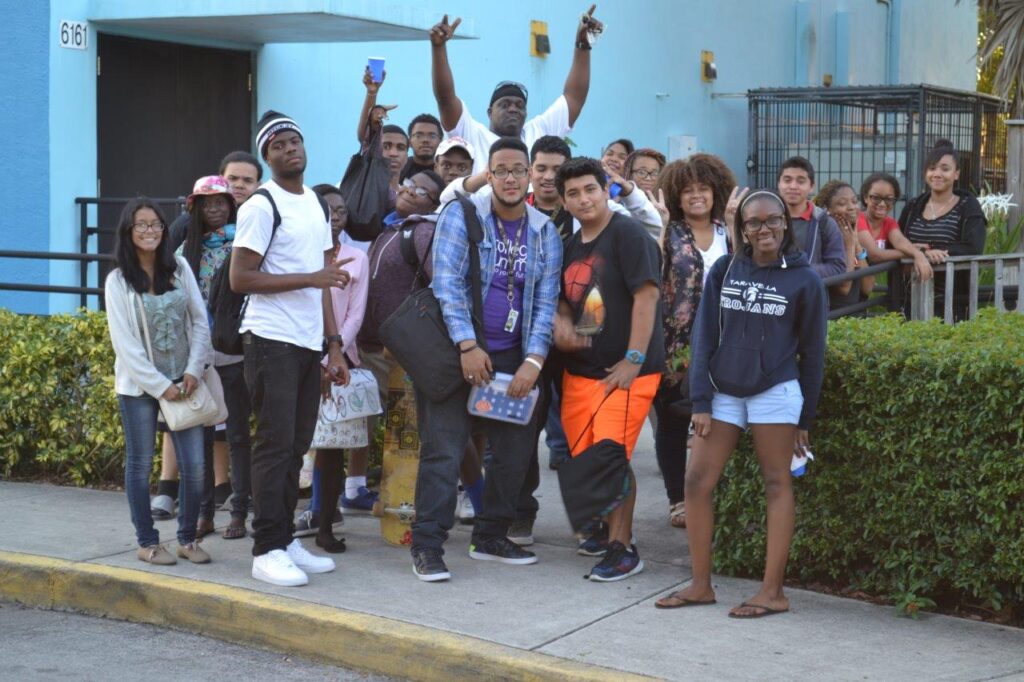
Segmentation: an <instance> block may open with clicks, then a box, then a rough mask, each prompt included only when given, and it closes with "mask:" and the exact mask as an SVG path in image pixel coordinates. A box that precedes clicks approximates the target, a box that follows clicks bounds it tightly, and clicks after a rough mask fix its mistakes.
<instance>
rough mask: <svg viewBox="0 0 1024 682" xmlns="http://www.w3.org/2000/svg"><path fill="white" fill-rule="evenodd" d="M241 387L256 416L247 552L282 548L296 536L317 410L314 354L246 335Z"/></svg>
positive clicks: (316, 356) (317, 379)
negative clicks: (305, 461) (303, 472)
mask: <svg viewBox="0 0 1024 682" xmlns="http://www.w3.org/2000/svg"><path fill="white" fill-rule="evenodd" d="M242 347H243V349H244V352H245V383H246V385H247V386H248V387H249V396H250V398H251V400H252V407H253V411H254V413H255V414H256V438H255V439H254V440H253V447H252V469H251V475H252V495H253V521H252V529H253V537H254V539H255V541H254V544H253V548H252V553H253V556H260V555H261V554H266V553H267V552H270V551H272V550H275V549H284V548H286V547H287V546H288V545H289V544H290V543H291V541H292V535H293V534H294V532H295V518H294V517H295V505H296V503H297V502H298V499H299V470H300V469H302V455H304V454H306V452H307V451H308V450H309V445H310V443H312V442H313V431H314V430H315V428H316V417H317V410H318V408H319V406H320V357H321V354H320V352H319V351H314V350H310V349H308V348H302V347H300V346H296V345H294V344H291V343H284V342H282V341H271V340H270V339H264V338H261V337H259V336H256V335H255V334H251V333H246V334H245V335H244V336H243V338H242Z"/></svg>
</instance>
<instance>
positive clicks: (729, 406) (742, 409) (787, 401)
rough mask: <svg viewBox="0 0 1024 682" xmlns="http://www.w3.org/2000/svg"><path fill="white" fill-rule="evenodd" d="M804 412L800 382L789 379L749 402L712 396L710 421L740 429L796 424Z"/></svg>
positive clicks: (753, 396)
mask: <svg viewBox="0 0 1024 682" xmlns="http://www.w3.org/2000/svg"><path fill="white" fill-rule="evenodd" d="M803 408H804V396H803V393H802V392H801V391H800V382H799V381H797V380H796V379H790V380H789V381H783V382H782V383H780V384H775V385H774V386H772V387H771V388H769V389H767V390H765V391H762V392H760V393H758V394H757V395H752V396H750V397H748V398H737V397H736V396H732V395H727V394H725V393H715V395H714V397H713V398H712V400H711V417H712V419H717V420H718V421H720V422H726V423H727V424H735V425H736V426H738V427H740V428H741V429H746V428H747V425H748V424H799V423H800V412H801V411H802V410H803Z"/></svg>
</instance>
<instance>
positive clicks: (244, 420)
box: [217, 362, 252, 521]
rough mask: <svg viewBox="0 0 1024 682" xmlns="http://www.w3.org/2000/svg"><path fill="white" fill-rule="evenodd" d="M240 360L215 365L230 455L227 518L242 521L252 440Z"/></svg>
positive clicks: (249, 491)
mask: <svg viewBox="0 0 1024 682" xmlns="http://www.w3.org/2000/svg"><path fill="white" fill-rule="evenodd" d="M243 365H244V363H241V362H236V363H234V364H232V365H224V366H222V367H218V368H217V374H219V375H220V382H221V384H222V385H223V386H224V402H225V403H227V407H228V423H227V436H228V453H229V456H230V458H231V492H232V493H233V497H232V498H231V518H236V519H242V520H243V521H244V520H245V517H246V516H247V515H248V513H249V497H250V496H251V495H252V481H251V476H252V473H251V472H252V439H251V435H250V433H249V417H250V415H252V404H251V403H250V402H249V389H248V388H247V387H246V385H245V371H244V369H243Z"/></svg>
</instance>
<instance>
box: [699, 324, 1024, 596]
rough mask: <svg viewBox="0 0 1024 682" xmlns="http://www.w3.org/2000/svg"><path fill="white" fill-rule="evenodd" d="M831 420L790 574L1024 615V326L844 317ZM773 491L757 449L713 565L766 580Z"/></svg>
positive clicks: (733, 472) (747, 462)
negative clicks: (767, 505) (768, 502)
mask: <svg viewBox="0 0 1024 682" xmlns="http://www.w3.org/2000/svg"><path fill="white" fill-rule="evenodd" d="M818 414H819V419H818V423H817V427H816V429H815V430H814V431H813V432H812V434H811V441H812V449H813V451H814V452H815V455H816V456H817V461H815V462H814V463H813V464H811V465H810V467H809V470H808V474H807V475H805V476H804V477H803V478H802V479H798V480H797V481H795V483H794V487H795V489H796V501H797V528H796V536H795V538H794V541H793V550H792V553H791V555H790V563H789V570H788V576H789V577H790V578H795V579H797V580H798V581H800V582H801V583H805V584H806V583H813V582H826V583H829V584H832V585H838V586H841V587H849V588H852V589H858V590H864V591H867V592H871V593H874V594H877V595H883V596H887V597H889V598H891V599H892V600H894V601H896V602H897V603H903V602H909V603H913V604H918V605H930V600H935V601H936V602H938V604H939V605H941V606H943V607H946V608H950V607H958V606H967V605H971V606H984V607H986V608H991V609H995V610H999V609H1001V608H1005V607H1010V608H1014V609H1017V610H1018V615H1019V614H1020V609H1021V608H1022V607H1024V451H1022V446H1021V441H1022V435H1024V316H1021V315H1012V314H1004V315H998V314H996V313H995V312H994V311H992V310H986V311H983V313H982V315H981V317H980V318H979V319H978V320H976V321H973V322H969V323H963V324H959V325H956V326H947V325H943V324H940V323H938V322H932V323H927V324H925V323H903V322H902V321H901V320H900V319H899V318H898V317H895V316H890V317H882V318H872V319H847V320H840V321H837V322H834V323H832V324H831V325H830V327H829V338H828V353H827V358H826V364H825V382H824V389H823V393H822V398H821V401H820V404H819V408H818ZM763 491H764V488H763V485H762V483H761V477H760V475H759V473H758V470H757V465H756V461H755V458H754V456H753V454H752V452H751V449H750V444H749V441H748V442H746V444H745V445H744V447H743V448H742V449H741V451H740V452H739V453H737V456H734V457H733V458H731V461H730V462H729V464H728V466H727V468H726V473H725V477H724V478H723V481H722V484H721V485H720V487H719V490H718V495H717V501H716V506H717V517H716V518H717V523H716V533H715V547H716V553H715V561H716V570H718V571H721V572H724V573H729V574H736V575H743V576H749V577H760V575H761V571H762V570H763V566H764V552H765V547H764V544H765V526H764V514H765V511H764V492H763Z"/></svg>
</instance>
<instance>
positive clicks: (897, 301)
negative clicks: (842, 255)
mask: <svg viewBox="0 0 1024 682" xmlns="http://www.w3.org/2000/svg"><path fill="white" fill-rule="evenodd" d="M885 272H888V273H891V274H890V275H889V286H887V287H878V286H876V287H875V290H874V291H872V292H871V295H870V296H868V297H867V298H866V299H865V300H863V301H858V302H857V303H852V304H850V305H848V306H844V307H842V308H836V309H835V310H830V311H829V313H828V319H830V320H838V319H839V318H841V317H850V316H852V315H857V314H859V313H862V312H865V311H867V310H868V309H869V308H875V307H877V306H883V307H885V309H886V310H888V311H890V312H898V311H899V310H900V308H901V306H902V305H903V300H902V296H901V294H902V292H903V287H901V286H899V282H898V280H899V278H900V275H901V273H900V268H899V263H898V262H897V261H886V262H884V263H878V264H876V265H869V266H868V267H866V268H859V269H857V270H851V271H849V272H844V273H841V274H838V275H832V276H831V277H826V278H825V279H823V280H822V283H823V284H824V285H825V288H826V289H827V288H829V287H834V286H836V285H839V284H844V283H846V282H852V283H853V286H855V287H859V286H860V281H861V280H862V279H864V278H865V277H874V276H875V275H880V274H882V273H885Z"/></svg>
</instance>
